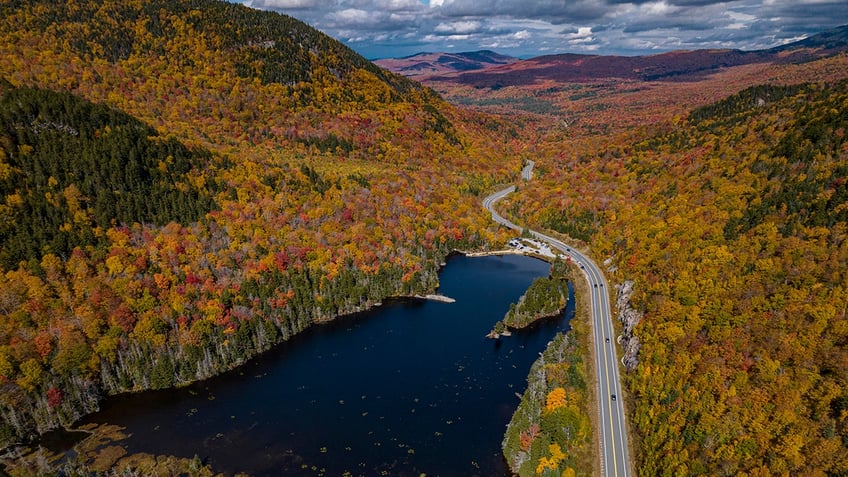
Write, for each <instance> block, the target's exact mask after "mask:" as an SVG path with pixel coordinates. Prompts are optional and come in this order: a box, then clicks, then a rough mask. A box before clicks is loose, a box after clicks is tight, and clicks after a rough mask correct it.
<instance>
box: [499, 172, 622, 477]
mask: <svg viewBox="0 0 848 477" xmlns="http://www.w3.org/2000/svg"><path fill="white" fill-rule="evenodd" d="M533 166H534V163H533V161H528V164H527V165H526V166H525V167H524V169H523V170H522V171H521V178H522V179H524V180H530V179H531V178H532V174H533ZM514 191H515V186H510V187H507V188H506V189H503V190H501V191H498V192H495V193H494V194H492V195H490V196H488V197H486V198H485V199H484V200H483V207H485V208H486V209H487V210H488V211H489V212H491V214H492V219H493V220H494V221H495V222H497V223H499V224H501V225H504V226H506V227H509V228H510V229H513V230H516V231H518V232H521V231H522V230H523V229H522V227H519V226H518V225H516V224H514V223H512V222H510V221H509V220H507V219H505V218H504V217H503V216H501V215H500V214H498V213H497V212H496V211H495V208H494V206H495V203H496V202H497V201H498V200H500V199H502V198H504V197H506V196H507V195H509V194H510V193H512V192H514ZM529 232H530V234H531V235H533V236H534V237H536V238H537V239H539V240H544V241H545V242H547V243H548V244H550V245H551V247H553V248H556V249H557V250H559V251H560V252H562V253H564V254H566V255H568V256H569V257H571V259H572V260H573V261H574V263H576V264H577V266H579V267H580V270H581V271H582V272H583V275H584V276H585V277H586V282H587V283H588V286H589V293H590V298H591V304H592V325H593V328H594V330H595V332H594V345H595V370H596V371H597V382H598V404H599V409H598V414H599V419H600V420H599V422H600V425H601V426H600V427H601V429H600V450H601V475H607V476H615V477H627V476H628V475H630V454H629V450H628V447H627V433H626V427H625V420H626V419H625V415H624V406H623V404H622V402H621V379H620V377H619V374H618V357H617V356H616V349H615V345H616V340H615V334H614V331H613V327H612V312H611V311H610V301H609V292H608V288H609V286H608V284H607V281H606V279H605V278H604V274H603V273H602V272H601V269H600V268H598V266H597V265H595V262H593V261H592V260H591V259H590V258H589V257H587V256H585V255H583V254H582V253H580V252H578V251H577V250H574V249H573V248H571V247H570V246H569V245H566V244H565V243H563V242H561V241H559V240H557V239H555V238H553V237H550V236H548V235H545V234H543V233H540V232H536V231H532V230H530V231H529Z"/></svg>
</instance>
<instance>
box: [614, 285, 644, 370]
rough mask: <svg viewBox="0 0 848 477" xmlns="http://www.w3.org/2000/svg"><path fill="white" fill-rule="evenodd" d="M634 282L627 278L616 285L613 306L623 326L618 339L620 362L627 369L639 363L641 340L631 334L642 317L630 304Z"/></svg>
mask: <svg viewBox="0 0 848 477" xmlns="http://www.w3.org/2000/svg"><path fill="white" fill-rule="evenodd" d="M633 286H634V282H633V281H632V280H627V281H625V282H624V283H622V284H619V285H616V286H615V289H616V297H615V306H616V307H618V320H619V321H621V324H622V325H623V328H624V333H623V334H622V336H621V338H619V341H620V342H621V345H622V346H623V347H624V356H623V357H622V358H621V363H622V364H624V367H625V368H627V369H628V370H633V369H636V366H638V365H639V347H640V346H641V342H640V341H639V337H638V336H635V335H634V334H633V329H634V328H635V327H636V325H637V324H638V323H639V321H640V320H641V319H642V316H643V314H642V312H641V311H637V310H634V309H633V308H632V307H631V306H630V296H631V295H633Z"/></svg>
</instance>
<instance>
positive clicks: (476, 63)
mask: <svg viewBox="0 0 848 477" xmlns="http://www.w3.org/2000/svg"><path fill="white" fill-rule="evenodd" d="M516 61H518V58H513V57H512V56H506V55H501V54H499V53H495V52H494V51H490V50H481V51H472V52H465V53H418V54H415V55H412V56H407V57H404V58H387V59H382V60H376V61H374V63H375V64H377V65H379V66H382V67H383V68H385V69H387V70H389V71H391V72H393V73H398V74H402V75H404V76H408V77H425V76H431V75H438V74H445V73H455V72H463V71H474V70H481V69H485V68H489V67H492V66H500V65H508V64H511V63H515V62H516Z"/></svg>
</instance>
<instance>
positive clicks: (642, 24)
mask: <svg viewBox="0 0 848 477" xmlns="http://www.w3.org/2000/svg"><path fill="white" fill-rule="evenodd" d="M242 3H244V4H245V5H247V6H250V7H253V8H258V9H263V10H274V11H277V12H280V13H285V14H287V15H290V16H292V17H295V18H297V19H299V20H303V21H305V22H306V23H308V24H310V25H312V26H313V27H315V28H317V29H319V30H321V31H323V32H324V33H327V34H328V35H330V36H332V37H334V38H336V39H338V40H341V41H342V42H344V43H345V44H347V45H348V46H349V47H351V48H352V49H354V50H356V51H357V52H358V53H360V54H361V55H363V56H365V57H366V58H369V59H378V58H392V57H394V58H397V57H402V56H408V55H412V54H415V53H420V52H442V51H446V52H464V51H477V50H494V51H497V52H498V53H502V54H507V55H511V56H517V57H521V58H527V57H532V56H540V55H548V54H556V53H591V54H605V55H610V54H616V55H643V54H654V53H661V52H664V51H670V50H691V49H701V48H738V49H743V50H756V49H762V48H769V47H772V46H777V45H780V44H783V43H788V42H791V41H794V40H799V39H802V38H804V37H806V36H809V35H810V34H814V33H816V32H819V31H823V30H827V29H829V28H833V27H836V26H839V25H843V24H846V23H848V0H731V1H724V2H719V1H713V0H661V1H643V0H633V1H628V0H242Z"/></svg>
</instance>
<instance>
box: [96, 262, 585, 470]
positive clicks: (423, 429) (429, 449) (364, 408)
mask: <svg viewBox="0 0 848 477" xmlns="http://www.w3.org/2000/svg"><path fill="white" fill-rule="evenodd" d="M548 271H549V266H548V264H546V263H544V262H542V261H539V260H536V259H531V258H527V257H521V256H514V255H508V256H504V257H483V258H468V257H464V256H455V257H452V258H450V259H449V260H448V263H447V265H446V266H445V267H444V269H443V270H442V272H441V274H440V282H441V287H440V289H439V292H440V293H441V294H444V295H447V296H449V297H452V298H455V299H456V302H455V303H442V302H436V301H423V300H390V301H388V302H387V303H386V304H384V305H383V306H381V307H378V308H375V309H373V310H370V311H368V312H363V313H357V314H355V315H351V316H346V317H343V318H340V319H338V320H336V321H333V322H331V323H328V324H323V325H316V326H313V327H311V328H309V329H307V330H306V331H304V332H303V333H301V334H299V335H297V336H295V337H294V338H292V339H290V340H289V341H288V342H286V343H283V344H281V345H279V346H278V347H277V348H275V349H274V350H272V351H271V352H269V353H266V354H264V355H262V356H261V357H259V358H257V359H254V360H252V361H250V362H248V363H247V364H245V365H244V366H242V367H241V368H239V369H237V370H234V371H232V372H229V373H226V374H223V375H221V376H218V377H216V378H213V379H210V380H207V381H204V382H201V383H197V384H195V385H192V386H189V387H186V388H182V389H174V390H163V391H151V392H145V393H139V394H133V395H123V396H117V397H113V398H109V399H107V400H106V401H104V402H103V403H102V406H101V407H102V410H101V411H100V412H98V413H96V414H93V415H91V416H89V417H87V418H86V419H85V420H84V422H83V424H84V423H91V422H94V423H109V424H117V425H120V426H123V427H125V428H126V432H127V433H128V434H131V436H130V437H129V438H128V439H126V440H124V441H121V444H122V445H123V446H125V447H126V448H127V449H128V450H129V452H131V453H132V452H148V453H154V454H169V455H177V456H183V457H192V456H194V455H198V456H200V457H201V458H202V459H203V460H204V462H206V463H209V464H211V466H212V468H213V469H214V470H215V471H216V472H225V473H227V474H233V473H236V472H247V473H249V474H251V475H256V476H265V475H267V476H278V475H286V476H316V475H328V476H330V475H332V476H341V475H345V473H347V475H354V476H356V475H363V476H373V475H392V476H414V477H418V476H420V475H421V474H426V475H427V476H437V475H441V476H473V475H480V476H498V475H509V471H508V469H507V468H506V464H505V463H504V460H503V457H502V455H501V450H500V446H501V440H502V439H503V433H504V430H505V427H506V424H507V423H508V422H509V419H510V417H511V415H512V413H513V412H514V410H515V408H516V407H517V405H518V402H519V398H518V397H517V396H516V393H521V392H523V390H524V388H525V386H526V378H527V373H528V372H529V370H530V365H531V364H532V362H533V361H534V360H535V359H536V358H537V357H538V355H539V353H540V352H541V351H542V350H543V349H544V348H545V345H546V344H547V342H548V341H549V340H550V339H551V337H552V336H553V335H554V334H555V333H556V332H557V331H560V330H563V331H564V330H566V329H567V327H568V320H569V319H570V317H571V316H573V303H574V301H573V299H572V300H571V302H570V304H569V308H568V309H567V310H566V313H565V316H564V317H563V318H559V319H552V320H546V321H545V322H543V323H537V324H536V325H534V326H533V327H532V328H530V329H527V330H522V331H519V332H515V333H513V335H512V336H511V337H505V338H501V339H500V340H498V341H495V340H490V339H487V338H485V336H484V335H486V333H488V332H489V330H490V329H491V327H492V326H493V325H494V323H495V322H496V321H497V320H499V319H501V318H503V315H504V314H505V313H506V311H507V310H508V308H509V304H510V303H511V302H514V301H517V300H518V298H519V296H520V295H521V294H522V293H523V292H524V291H525V290H526V288H527V287H528V286H529V284H530V283H531V282H532V280H533V279H534V278H536V277H539V276H546V275H547V274H548Z"/></svg>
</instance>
